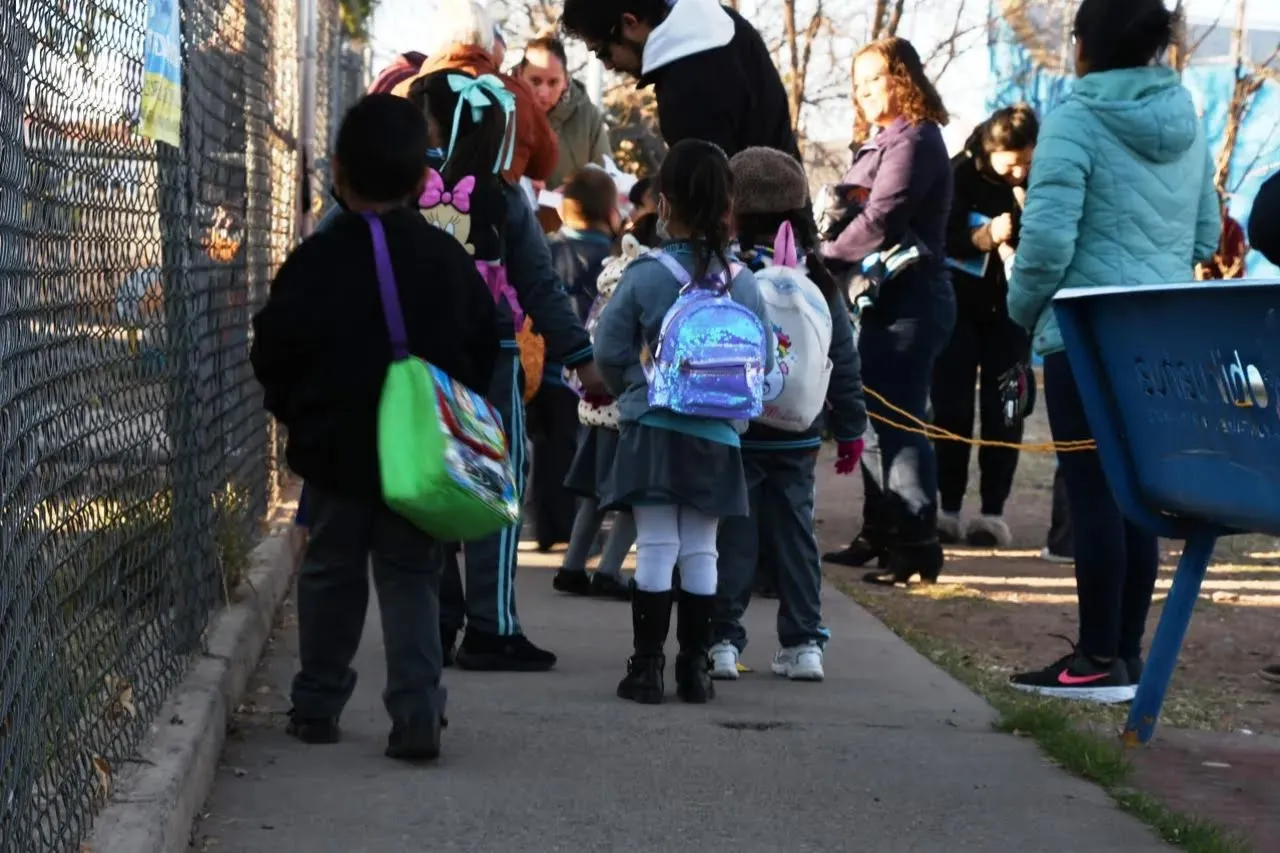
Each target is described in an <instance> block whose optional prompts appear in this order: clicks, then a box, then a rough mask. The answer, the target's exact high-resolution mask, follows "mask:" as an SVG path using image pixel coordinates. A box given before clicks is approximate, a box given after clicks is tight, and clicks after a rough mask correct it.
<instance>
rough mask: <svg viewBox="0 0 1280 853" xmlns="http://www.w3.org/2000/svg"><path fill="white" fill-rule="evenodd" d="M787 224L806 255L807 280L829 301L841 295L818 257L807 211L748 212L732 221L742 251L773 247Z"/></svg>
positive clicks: (816, 241) (819, 241) (816, 234)
mask: <svg viewBox="0 0 1280 853" xmlns="http://www.w3.org/2000/svg"><path fill="white" fill-rule="evenodd" d="M784 222H790V223H791V231H792V232H793V233H794V234H795V238H796V248H797V249H798V250H800V251H801V252H803V253H804V254H805V269H806V271H807V272H808V274H809V280H810V281H812V282H813V283H814V284H816V285H817V286H818V290H820V291H822V295H823V297H824V298H825V299H826V300H827V301H828V302H830V301H831V300H832V299H834V298H835V296H836V294H837V293H839V292H840V287H839V285H837V284H836V280H835V279H834V278H832V277H831V271H830V270H828V269H827V265H826V264H824V263H823V262H822V258H821V257H820V256H819V255H818V245H819V243H821V240H820V239H819V238H818V226H817V225H815V224H814V222H813V216H812V214H810V213H809V212H808V211H807V210H787V211H782V212H780V213H747V214H743V215H741V216H738V217H736V218H735V224H736V225H737V228H738V245H740V246H741V247H742V248H743V249H744V250H745V249H748V248H751V247H754V246H766V247H769V248H773V239H774V237H776V236H777V234H778V229H779V228H781V227H782V223H784Z"/></svg>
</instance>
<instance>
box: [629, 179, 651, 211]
mask: <svg viewBox="0 0 1280 853" xmlns="http://www.w3.org/2000/svg"><path fill="white" fill-rule="evenodd" d="M652 187H653V178H650V177H644V178H641V179H640V180H638V181H636V183H635V186H633V187H632V188H631V192H629V193H627V201H629V202H631V206H632V207H642V206H643V205H644V197H645V196H646V195H648V193H649V190H650V189H651V188H652Z"/></svg>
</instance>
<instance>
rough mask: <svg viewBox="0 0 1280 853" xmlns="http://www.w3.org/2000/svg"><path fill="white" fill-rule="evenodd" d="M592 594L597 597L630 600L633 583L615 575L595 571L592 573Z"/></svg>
mask: <svg viewBox="0 0 1280 853" xmlns="http://www.w3.org/2000/svg"><path fill="white" fill-rule="evenodd" d="M591 595H592V596H594V597H595V598H612V599H613V600H615V601H630V600H631V584H629V583H627V582H626V581H624V580H622V579H621V578H617V577H614V576H613V575H602V574H600V573H599V572H595V573H594V574H592V575H591Z"/></svg>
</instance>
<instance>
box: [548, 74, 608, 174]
mask: <svg viewBox="0 0 1280 853" xmlns="http://www.w3.org/2000/svg"><path fill="white" fill-rule="evenodd" d="M547 120H548V121H550V123H551V130H552V132H553V133H555V135H556V137H557V139H558V141H559V143H560V158H559V161H558V162H557V163H556V167H555V169H554V170H553V171H552V172H551V177H549V178H547V189H549V190H556V189H559V188H560V187H561V185H563V184H564V182H565V181H566V180H568V179H569V178H570V177H572V176H573V175H574V174H575V173H576V172H578V171H580V170H581V169H582V167H583V166H586V165H587V164H589V163H594V164H596V165H597V166H603V165H604V158H605V157H608V156H610V155H611V154H612V153H613V152H612V149H611V147H610V144H609V128H608V126H607V125H605V121H604V114H603V113H601V112H600V110H599V109H598V108H597V107H596V105H595V104H593V103H591V99H590V98H588V97H587V89H586V87H585V86H583V85H582V84H581V83H579V82H578V81H577V80H570V81H569V88H568V89H566V90H565V93H564V97H563V98H561V99H560V103H558V104H556V105H555V107H554V108H553V109H552V110H551V112H549V113H547Z"/></svg>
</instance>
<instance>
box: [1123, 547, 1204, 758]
mask: <svg viewBox="0 0 1280 853" xmlns="http://www.w3.org/2000/svg"><path fill="white" fill-rule="evenodd" d="M1217 541H1218V537H1217V536H1216V535H1214V534H1210V533H1194V534H1192V535H1191V536H1190V537H1188V538H1187V543H1186V546H1185V547H1184V548H1183V550H1182V557H1181V559H1179V560H1178V568H1177V569H1176V570H1175V571H1174V575H1173V586H1171V587H1170V589H1169V597H1168V598H1167V599H1165V602H1164V611H1163V612H1162V613H1161V614H1160V623H1159V625H1157V626H1156V636H1155V639H1153V640H1152V641H1151V650H1150V652H1149V653H1148V655H1147V663H1146V666H1145V667H1144V668H1143V670H1142V681H1141V682H1139V684H1138V695H1137V696H1136V697H1134V700H1133V705H1132V706H1131V707H1130V708H1129V721H1128V722H1127V723H1125V727H1124V742H1125V744H1126V745H1127V746H1140V745H1142V744H1145V743H1147V742H1148V741H1150V740H1151V737H1152V735H1154V734H1155V730H1156V721H1157V720H1159V719H1160V707H1161V705H1163V704H1164V697H1165V693H1166V692H1168V690H1169V680H1170V679H1171V678H1172V677H1173V668H1174V666H1176V665H1177V663H1178V652H1179V651H1181V650H1182V641H1183V639H1185V638H1186V636H1187V626H1188V625H1190V624H1191V614H1192V611H1194V610H1195V606H1196V599H1197V598H1199V596H1200V584H1201V583H1202V582H1203V581H1204V574H1205V570H1206V569H1208V568H1209V559H1210V558H1211V557H1212V556H1213V547H1214V545H1215V544H1217Z"/></svg>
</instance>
